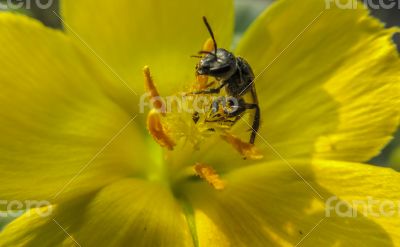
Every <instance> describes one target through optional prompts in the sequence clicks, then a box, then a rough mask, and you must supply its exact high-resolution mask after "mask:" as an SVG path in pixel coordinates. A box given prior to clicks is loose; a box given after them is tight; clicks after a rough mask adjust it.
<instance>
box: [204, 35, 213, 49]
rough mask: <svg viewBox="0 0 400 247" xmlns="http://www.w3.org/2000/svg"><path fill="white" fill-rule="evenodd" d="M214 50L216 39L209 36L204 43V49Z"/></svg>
mask: <svg viewBox="0 0 400 247" xmlns="http://www.w3.org/2000/svg"><path fill="white" fill-rule="evenodd" d="M213 50H214V41H213V40H212V38H208V39H207V40H206V42H204V45H203V51H210V52H211V51H213Z"/></svg>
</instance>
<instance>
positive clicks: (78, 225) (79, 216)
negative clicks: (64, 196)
mask: <svg viewBox="0 0 400 247" xmlns="http://www.w3.org/2000/svg"><path fill="white" fill-rule="evenodd" d="M86 200H87V201H86V202H84V201H81V202H79V203H78V202H75V203H73V204H70V205H60V206H59V207H57V208H56V209H55V210H54V213H53V214H52V215H51V217H46V218H43V217H41V218H39V217H38V216H35V215H32V216H30V217H29V216H25V217H23V218H22V219H18V220H16V221H15V222H13V223H11V224H10V225H9V226H8V227H6V228H5V230H4V232H3V233H2V234H0V245H1V244H2V243H8V244H9V245H12V244H15V243H21V241H24V242H22V243H24V244H25V245H24V246H58V245H60V244H61V243H64V244H65V243H68V242H70V243H71V245H70V246H73V242H71V241H76V242H77V243H78V244H79V245H80V246H132V245H134V246H191V245H192V238H191V236H190V234H189V230H188V225H187V223H186V220H185V217H184V215H183V211H182V210H181V208H180V205H179V204H178V203H177V201H176V200H175V198H174V197H173V195H172V194H171V192H170V190H169V188H168V187H167V186H165V185H160V184H156V183H151V182H145V181H140V180H134V179H125V180H121V181H118V182H116V183H114V184H112V185H109V186H108V187H106V188H104V189H102V190H101V191H100V192H99V193H98V194H97V195H94V196H93V198H91V199H89V200H88V198H86ZM28 213H29V212H28ZM29 223H30V224H31V225H30V227H28V224H29ZM61 227H62V228H63V229H64V230H65V232H64V230H63V229H62V228H61ZM50 234H52V235H53V236H52V235H50ZM60 236H61V238H60ZM57 237H58V238H57ZM2 241H3V242H2ZM1 246H3V245H1Z"/></svg>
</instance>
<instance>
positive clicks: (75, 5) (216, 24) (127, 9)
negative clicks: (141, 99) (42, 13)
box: [61, 0, 233, 97]
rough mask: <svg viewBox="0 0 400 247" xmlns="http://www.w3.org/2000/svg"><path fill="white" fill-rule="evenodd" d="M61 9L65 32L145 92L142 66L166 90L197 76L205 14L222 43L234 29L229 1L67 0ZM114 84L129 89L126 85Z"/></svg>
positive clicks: (205, 34) (223, 44)
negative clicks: (113, 2) (148, 68)
mask: <svg viewBox="0 0 400 247" xmlns="http://www.w3.org/2000/svg"><path fill="white" fill-rule="evenodd" d="M61 9H62V16H63V18H64V21H65V23H64V26H65V25H68V28H65V30H66V31H67V33H68V34H69V35H71V36H75V34H78V35H79V36H80V37H81V39H82V40H84V41H85V42H86V43H87V44H88V45H89V46H90V47H92V48H93V50H94V51H96V53H97V54H98V55H99V56H100V57H102V58H103V59H104V61H105V62H106V63H107V64H109V65H110V67H112V68H113V69H114V70H115V71H116V73H118V74H119V75H120V76H121V78H122V79H123V80H125V81H126V82H127V83H128V84H129V85H130V86H131V87H132V88H133V89H134V90H135V91H137V92H143V89H142V81H143V79H142V72H141V71H142V68H143V66H144V65H149V66H150V68H152V72H153V75H154V77H155V78H156V80H157V81H158V82H159V87H160V94H162V95H168V94H171V92H176V90H178V89H179V90H181V89H183V86H189V85H190V84H191V83H192V82H194V81H195V75H194V70H195V65H196V63H197V60H196V59H194V58H191V57H190V56H191V55H195V54H197V52H198V51H199V50H200V49H201V48H202V46H203V43H204V41H205V40H206V39H207V38H209V34H208V32H207V29H206V27H205V26H204V24H203V21H202V16H206V17H207V18H208V20H209V22H210V24H211V25H212V28H213V30H214V32H215V35H216V38H217V41H218V45H219V46H221V47H227V48H229V45H230V42H231V37H232V32H233V1H231V0H221V1H212V0H202V1H178V0H173V1H159V0H150V1H130V0H121V1H118V3H115V4H110V2H109V1H106V0H100V1H99V0H82V1H73V0H65V1H62V7H61ZM221 11H222V13H221ZM91 13H96V15H93V14H91ZM74 33H75V34H74ZM77 42H79V43H82V42H81V41H80V40H77ZM114 86H115V87H117V88H118V87H120V89H121V90H124V91H126V88H125V87H124V85H121V84H118V85H114ZM126 96H127V97H132V96H131V95H130V94H129V92H128V93H127V95H126Z"/></svg>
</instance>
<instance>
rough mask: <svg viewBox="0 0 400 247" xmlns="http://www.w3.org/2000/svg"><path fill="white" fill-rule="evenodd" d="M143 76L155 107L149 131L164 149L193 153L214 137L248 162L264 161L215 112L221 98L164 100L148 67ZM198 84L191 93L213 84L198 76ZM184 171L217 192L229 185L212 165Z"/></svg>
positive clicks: (185, 95)
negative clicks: (205, 141)
mask: <svg viewBox="0 0 400 247" xmlns="http://www.w3.org/2000/svg"><path fill="white" fill-rule="evenodd" d="M143 72H144V79H145V88H146V91H147V95H148V99H149V101H150V103H151V106H152V109H151V110H150V112H149V113H148V115H147V129H148V131H149V133H150V135H151V136H152V137H153V139H154V141H155V142H157V143H158V144H159V145H160V146H161V147H162V148H165V149H167V150H169V151H172V152H173V150H174V148H176V146H184V147H185V149H186V150H187V146H189V149H192V150H198V149H200V148H206V147H203V146H202V145H201V144H202V142H203V141H204V140H205V139H207V138H211V137H213V138H218V140H221V141H225V142H227V143H229V144H230V145H231V146H232V148H233V149H234V150H236V151H237V152H238V153H239V154H241V155H242V157H243V158H244V159H252V160H254V159H261V158H262V157H263V156H262V154H261V153H260V152H259V151H258V150H257V148H256V147H255V146H254V145H253V144H250V143H248V142H245V141H243V140H241V139H239V138H238V137H235V136H234V135H232V134H231V133H230V128H231V127H232V125H233V122H231V121H230V120H229V118H227V119H224V121H222V120H221V118H218V116H223V114H224V112H223V110H222V109H211V107H212V105H213V102H215V100H216V98H218V97H221V95H217V96H212V95H208V94H207V95H193V94H190V93H180V94H177V95H173V96H170V97H160V94H159V93H158V90H157V88H156V86H155V83H154V81H153V79H152V77H151V74H150V69H149V67H147V66H146V67H144V69H143ZM197 82H198V83H197V84H196V85H195V86H193V87H192V88H191V89H190V90H192V91H194V90H201V89H203V88H204V87H208V86H209V84H210V83H209V82H208V78H207V77H206V76H198V77H197ZM222 97H223V96H222ZM213 117H214V119H213ZM210 119H211V120H210ZM180 150H182V149H180ZM186 168H187V167H186ZM182 170H183V171H184V172H182V174H183V177H185V176H186V177H188V176H194V175H197V176H198V177H200V178H201V179H203V180H204V181H206V182H207V183H209V184H210V185H211V186H212V187H214V188H215V189H217V190H221V189H223V188H224V187H225V183H224V182H223V181H222V180H221V179H220V177H219V175H218V174H217V172H216V171H215V170H214V169H213V168H212V166H210V165H205V164H201V163H200V162H199V163H197V164H193V165H192V167H191V169H189V170H188V169H185V168H183V169H182ZM178 177H180V176H178Z"/></svg>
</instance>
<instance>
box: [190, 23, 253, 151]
mask: <svg viewBox="0 0 400 247" xmlns="http://www.w3.org/2000/svg"><path fill="white" fill-rule="evenodd" d="M203 21H204V24H205V26H206V27H207V30H208V33H209V34H210V36H211V38H212V40H213V43H214V50H213V51H200V52H199V54H201V55H203V56H198V57H199V58H201V60H200V62H199V63H198V64H197V65H196V74H197V75H205V76H211V77H214V78H215V79H216V80H217V82H218V83H219V85H218V86H217V87H215V88H208V89H205V90H201V91H196V92H192V93H190V94H219V93H220V92H221V90H222V89H224V90H225V93H226V96H220V97H217V98H216V99H215V100H214V101H213V102H212V104H211V109H210V111H209V113H208V114H207V116H206V119H205V122H223V123H228V124H229V125H230V126H233V125H234V124H235V123H236V122H237V121H238V120H239V119H240V118H241V117H242V115H243V114H244V113H245V111H246V110H254V117H253V123H252V132H251V135H250V141H249V142H250V143H251V144H254V142H255V139H256V135H257V131H258V129H259V127H260V118H261V116H260V107H259V105H258V98H257V92H256V88H255V85H254V79H255V77H254V73H253V70H252V68H251V66H250V65H249V63H248V62H247V61H246V60H245V59H244V58H242V57H236V56H235V55H234V54H233V53H232V52H229V51H228V50H226V49H223V48H218V46H217V42H216V40H215V37H214V33H213V31H212V29H211V26H210V24H209V23H208V21H207V18H206V17H203ZM211 84H212V83H211ZM248 94H250V96H251V99H252V102H251V103H248V102H245V100H244V96H245V95H248ZM194 119H195V118H194ZM196 119H197V121H198V118H197V116H196ZM197 121H195V122H197Z"/></svg>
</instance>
